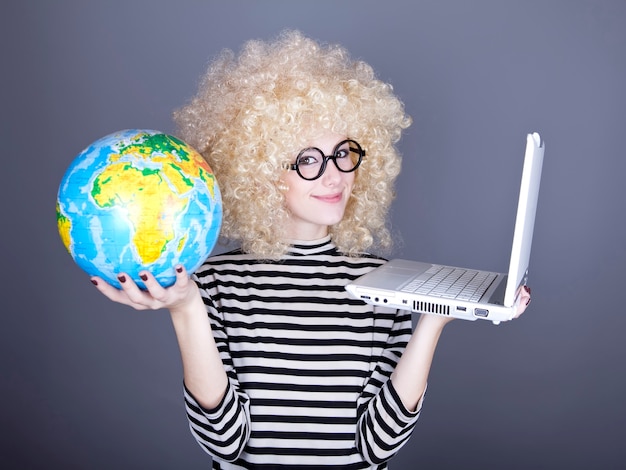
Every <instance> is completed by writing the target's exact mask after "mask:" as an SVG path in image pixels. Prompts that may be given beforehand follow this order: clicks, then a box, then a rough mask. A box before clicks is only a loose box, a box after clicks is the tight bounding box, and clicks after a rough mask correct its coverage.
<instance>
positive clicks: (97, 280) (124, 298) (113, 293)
mask: <svg viewBox="0 0 626 470" xmlns="http://www.w3.org/2000/svg"><path fill="white" fill-rule="evenodd" d="M91 283H92V284H93V285H94V286H96V289H98V290H99V291H100V293H102V294H103V295H104V296H105V297H106V298H108V299H109V300H112V301H113V302H117V303H120V304H124V305H128V306H131V307H134V308H137V307H135V305H133V301H132V300H131V299H129V297H128V294H127V293H126V292H125V291H123V290H121V289H118V288H117V287H115V286H113V285H111V284H109V283H108V282H106V281H105V280H104V279H102V278H101V277H99V276H92V277H91Z"/></svg>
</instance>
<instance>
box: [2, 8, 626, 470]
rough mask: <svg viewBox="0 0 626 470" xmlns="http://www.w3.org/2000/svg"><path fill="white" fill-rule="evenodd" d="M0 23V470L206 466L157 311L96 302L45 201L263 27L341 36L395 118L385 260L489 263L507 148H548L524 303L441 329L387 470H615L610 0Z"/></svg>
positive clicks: (499, 245)
mask: <svg viewBox="0 0 626 470" xmlns="http://www.w3.org/2000/svg"><path fill="white" fill-rule="evenodd" d="M0 22H1V28H0V39H1V41H0V44H2V45H1V46H0V47H2V73H1V74H0V80H1V82H2V83H1V86H0V93H1V94H2V106H1V108H0V109H1V111H0V112H1V116H2V125H1V126H0V129H1V132H2V158H3V165H2V168H3V169H2V171H1V172H0V178H1V179H2V184H1V185H0V191H2V195H1V197H0V204H2V213H1V214H2V230H1V231H0V233H1V237H2V244H1V246H2V270H1V271H0V273H1V276H2V282H1V283H0V286H1V289H2V300H3V301H2V318H1V320H0V334H1V337H2V338H1V341H0V366H1V371H2V374H1V378H0V393H1V401H0V407H1V408H0V419H1V425H2V434H3V437H2V439H0V465H1V466H2V468H19V469H38V468H57V467H58V468H65V469H74V468H76V469H108V468H124V469H125V468H152V469H171V468H189V469H191V468H197V469H202V468H209V466H210V459H209V458H208V457H207V456H205V454H204V453H203V452H202V451H201V449H200V448H199V447H197V445H196V444H195V442H194V441H193V439H192V438H191V436H190V434H189V433H188V430H187V424H186V419H185V414H184V410H183V406H182V393H181V388H182V386H181V383H182V382H181V377H182V375H181V367H180V360H179V355H178V349H177V346H176V342H175V338H174V335H173V330H172V328H171V325H170V320H169V315H168V314H167V312H164V311H158V312H151V313H145V312H144V313H139V312H135V311H133V310H131V309H128V308H125V307H122V306H118V305H114V304H112V303H110V302H108V301H107V300H106V299H104V298H103V297H101V296H100V295H99V294H98V293H97V292H96V290H95V289H94V288H93V287H92V286H91V284H90V283H89V279H88V278H87V276H86V275H85V274H84V273H83V272H82V271H80V270H79V268H78V267H76V265H74V263H73V261H72V260H71V258H70V257H69V256H68V254H67V253H66V252H65V250H64V248H63V246H62V244H61V241H60V239H59V236H58V234H57V230H56V221H55V211H54V203H55V197H56V191H57V187H58V184H59V182H60V179H61V177H62V175H63V173H64V171H65V169H66V167H67V165H69V163H70V161H71V160H72V159H73V158H74V157H75V155H76V154H77V153H78V152H79V151H81V150H82V149H83V148H84V147H85V146H86V145H87V144H89V143H90V142H92V141H93V140H95V139H97V138H99V137H102V136H104V135H106V134H108V133H110V132H113V131H116V130H120V129H125V128H136V127H144V128H155V129H160V130H163V131H166V132H167V131H171V130H172V122H171V118H170V113H171V111H172V110H173V109H174V108H176V107H178V106H180V105H181V104H183V103H184V102H185V101H186V100H187V99H189V97H190V96H191V95H192V93H193V92H194V90H195V87H196V83H197V80H198V77H199V75H200V74H201V72H203V70H204V69H205V66H206V64H207V62H208V61H209V60H210V59H211V57H213V56H214V55H215V54H216V53H217V52H218V51H219V50H221V49H222V48H224V47H229V48H234V49H238V48H239V46H240V45H241V44H242V43H243V42H244V41H245V40H247V39H250V38H270V37H274V36H275V35H276V34H277V33H278V32H279V31H280V30H282V29H283V28H286V27H289V28H298V29H301V30H302V31H304V32H305V33H306V34H308V35H310V36H313V37H316V38H319V39H321V40H324V41H329V42H340V43H342V44H344V45H345V46H347V47H348V49H349V50H350V51H351V52H352V54H353V55H354V56H356V57H359V58H363V59H365V60H366V61H368V62H369V63H371V64H372V65H373V66H374V68H375V69H376V70H377V72H378V75H379V76H380V78H382V79H384V80H387V81H390V82H391V83H393V85H394V87H395V90H396V91H397V93H398V94H399V95H400V96H401V97H402V99H403V100H404V102H405V103H406V107H407V109H408V111H409V113H410V114H411V115H412V116H413V117H414V125H413V126H412V127H411V128H410V129H409V130H408V132H407V133H406V135H405V136H404V138H403V140H402V142H401V150H402V152H403V154H404V156H405V160H404V167H403V173H402V175H401V177H400V178H399V182H398V198H397V200H396V202H395V204H394V207H393V214H392V222H393V228H394V231H395V233H396V234H397V237H398V239H399V242H398V244H397V246H396V248H395V251H394V253H393V255H394V256H402V257H408V258H422V259H428V260H437V261H443V262H449V263H453V264H457V265H470V264H471V265H476V266H478V267H484V268H487V269H496V270H505V269H506V267H507V261H508V260H507V254H508V250H509V248H510V245H511V237H512V225H513V218H514V210H515V204H516V201H517V190H518V184H519V175H520V171H521V163H522V162H521V157H522V151H523V146H524V143H525V135H526V133H527V132H529V131H534V130H537V131H540V132H541V133H542V135H543V136H544V138H545V140H546V142H547V150H546V160H545V166H544V173H543V180H542V189H541V195H540V200H539V209H538V214H537V222H536V230H535V243H534V247H533V253H532V257H531V268H532V272H531V286H532V288H533V303H532V304H531V307H530V309H529V311H528V312H527V313H526V314H525V315H524V316H523V317H522V318H521V319H520V320H517V321H515V322H510V323H508V324H503V325H500V326H494V325H492V324H491V323H487V322H473V323H470V322H460V321H459V322H454V323H452V324H451V325H450V326H449V327H448V329H447V331H446V332H445V333H444V336H443V337H442V340H441V343H440V347H439V350H438V352H437V356H436V359H435V363H434V366H433V371H432V374H431V377H430V385H429V391H428V397H427V401H426V404H425V408H424V411H423V415H422V417H421V421H420V423H419V425H418V427H417V429H416V431H415V434H414V435H413V437H412V439H411V441H410V442H409V444H408V445H407V446H406V447H405V448H404V449H403V450H402V451H401V453H400V455H399V456H398V457H397V459H396V460H395V461H394V463H393V464H392V468H395V469H411V468H428V469H449V468H461V467H466V466H470V467H471V468H482V469H500V468H508V469H528V468H533V469H548V468H549V469H552V468H567V469H583V468H603V469H604V468H617V467H619V466H621V465H623V461H624V459H625V458H626V450H625V446H624V445H623V442H622V441H623V436H624V427H625V426H626V401H625V400H624V396H625V395H626V381H625V379H624V366H623V362H624V359H625V356H626V344H625V341H624V340H623V332H624V328H625V327H626V313H625V312H624V301H623V300H622V295H623V292H624V290H625V285H626V284H625V283H624V274H625V268H626V249H625V248H624V245H625V244H624V239H625V235H626V225H625V219H626V217H625V214H624V200H625V196H626V194H625V193H626V191H625V190H624V186H623V181H624V177H625V175H626V159H625V158H624V146H625V142H626V141H625V139H624V134H625V128H626V126H625V124H626V92H625V87H624V85H625V83H626V53H625V52H624V51H626V27H625V22H626V2H625V1H624V0H614V1H610V0H545V1H538V0H526V1H521V0H517V1H515V0H508V1H507V0H503V1H498V0H491V1H490V0H475V1H471V2H470V1H464V0H456V1H453V0H441V1H435V0H410V1H409V0H406V1H402V0H388V1H384V2H383V1H377V2H376V1H370V0H359V1H356V0H355V1H351V0H343V1H315V2H313V1H310V2H304V1H300V2H298V1H278V0H274V1H241V0H235V1H233V0H231V1H228V2H226V1H200V0H180V1H165V0H158V1H157V0H152V1H148V0H145V1H137V0H129V1H121V0H117V1H108V2H104V1H79V0H75V1H71V0H64V1H61V0H59V1H54V2H52V1H49V2H48V1H43V0H42V1H34V0H20V1H19V2H18V1H13V2H3V3H2V6H1V7H0ZM620 464H621V465H620ZM622 468H623V467H622Z"/></svg>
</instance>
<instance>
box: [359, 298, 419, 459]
mask: <svg viewBox="0 0 626 470" xmlns="http://www.w3.org/2000/svg"><path fill="white" fill-rule="evenodd" d="M390 312H393V313H390ZM375 316H376V322H377V323H378V325H377V328H376V330H377V331H379V332H383V331H385V332H386V333H385V335H386V340H385V341H384V344H385V346H384V347H383V348H382V350H381V351H380V354H379V356H378V362H377V363H376V364H375V365H374V366H373V372H372V374H371V375H370V377H369V379H368V382H367V384H366V386H365V388H364V390H363V393H362V395H361V398H360V401H359V419H358V425H357V430H356V446H357V449H358V450H359V451H360V452H361V454H362V455H363V457H364V458H365V460H367V461H368V462H369V463H371V464H374V465H379V464H382V463H384V462H386V461H388V460H389V459H391V458H392V457H393V456H394V455H395V454H396V453H397V452H398V451H399V450H400V449H401V448H402V446H404V444H406V442H407V441H408V440H409V438H410V437H411V433H412V431H413V428H414V427H415V424H416V422H417V420H418V418H419V415H420V412H421V408H422V402H423V399H424V396H423V395H422V397H421V398H420V400H419V402H418V404H417V407H416V410H415V411H409V410H407V409H406V407H405V406H404V404H403V403H402V400H401V399H400V396H399V395H398V393H397V392H396V390H395V388H394V387H393V384H392V383H391V381H390V380H389V377H390V376H391V373H392V372H393V370H394V369H395V366H396V364H397V363H398V360H399V359H400V357H401V356H402V353H403V352H404V349H405V348H406V345H407V343H408V341H409V339H410V338H411V334H412V332H413V329H412V321H411V314H410V312H407V311H402V310H401V311H390V310H388V309H387V310H385V311H382V312H381V311H378V312H375ZM378 334H382V333H378ZM382 340H383V338H380V339H379V341H382ZM424 393H425V392H424Z"/></svg>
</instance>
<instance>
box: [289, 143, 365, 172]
mask: <svg viewBox="0 0 626 470" xmlns="http://www.w3.org/2000/svg"><path fill="white" fill-rule="evenodd" d="M364 156H365V150H363V149H362V148H361V146H360V145H359V143H358V142H357V141H355V140H351V139H346V140H342V141H341V142H339V143H338V144H337V145H336V146H335V150H333V153H332V155H324V152H322V151H321V150H320V149H318V148H317V147H308V148H305V149H304V150H302V151H300V153H299V154H298V156H297V157H296V162H295V163H292V164H290V165H289V166H288V168H289V169H290V170H296V171H297V172H298V175H299V176H300V178H302V179H305V180H308V181H311V180H315V179H317V178H319V177H320V176H322V175H323V174H324V171H325V170H326V164H327V163H328V160H332V161H333V163H334V164H335V166H336V167H337V169H338V170H339V171H341V172H342V173H350V172H351V171H354V170H356V169H357V168H358V167H359V165H360V164H361V160H363V157H364Z"/></svg>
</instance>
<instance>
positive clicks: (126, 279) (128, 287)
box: [117, 273, 159, 310]
mask: <svg viewBox="0 0 626 470" xmlns="http://www.w3.org/2000/svg"><path fill="white" fill-rule="evenodd" d="M117 280H118V281H120V285H121V286H122V291H123V292H124V293H125V294H126V296H127V298H128V299H129V301H130V302H131V303H130V304H129V305H131V306H132V307H134V308H136V309H137V310H145V309H155V308H159V306H156V305H155V302H154V299H153V297H152V295H151V294H150V293H149V292H147V291H144V290H141V289H140V288H139V286H138V285H137V283H136V282H135V281H134V280H133V279H132V277H130V276H129V275H128V274H126V273H119V274H118V275H117Z"/></svg>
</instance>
